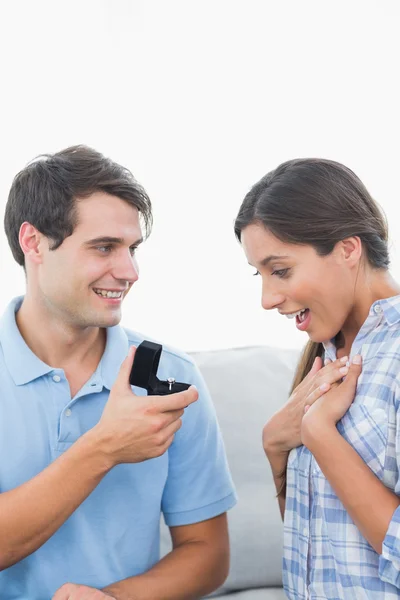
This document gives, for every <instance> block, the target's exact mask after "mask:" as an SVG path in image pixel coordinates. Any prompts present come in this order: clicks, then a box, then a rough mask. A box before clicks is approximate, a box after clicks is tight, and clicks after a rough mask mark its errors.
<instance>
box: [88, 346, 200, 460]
mask: <svg viewBox="0 0 400 600" xmlns="http://www.w3.org/2000/svg"><path fill="white" fill-rule="evenodd" d="M135 351H136V349H135V348H134V347H132V348H131V349H130V350H129V353H128V356H127V358H126V359H125V360H124V362H123V363H122V365H121V369H120V372H119V374H118V378H117V380H116V381H115V383H114V385H113V387H112V390H111V392H110V396H109V399H108V401H107V404H106V406H105V408H104V411H103V414H102V416H101V419H100V421H99V423H98V424H97V425H96V426H95V427H94V428H93V429H92V430H91V433H92V435H93V434H95V435H97V440H98V444H99V449H102V450H103V451H104V453H105V455H106V457H107V459H108V460H109V461H111V467H112V466H114V465H117V464H119V463H137V462H142V461H144V460H148V459H149V458H155V457H158V456H161V455H162V454H164V452H165V451H166V450H167V449H168V448H169V446H170V445H171V444H172V442H173V439H174V435H175V433H176V432H177V431H178V429H179V428H180V427H181V425H182V421H181V417H182V415H183V412H184V409H185V408H186V407H187V406H188V405H189V404H192V403H193V402H196V400H197V398H198V392H197V390H196V388H195V387H193V386H192V387H190V388H189V389H188V390H185V391H183V392H178V393H176V394H170V395H167V396H136V395H135V394H134V393H133V392H132V390H131V386H130V384H129V374H130V371H131V367H132V364H133V360H134V356H135ZM97 440H96V441H97Z"/></svg>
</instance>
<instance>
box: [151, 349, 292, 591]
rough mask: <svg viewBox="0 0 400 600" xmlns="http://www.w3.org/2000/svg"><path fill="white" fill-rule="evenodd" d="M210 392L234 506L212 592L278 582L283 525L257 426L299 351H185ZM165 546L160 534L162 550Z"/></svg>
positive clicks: (275, 404)
mask: <svg viewBox="0 0 400 600" xmlns="http://www.w3.org/2000/svg"><path fill="white" fill-rule="evenodd" d="M192 356H193V358H194V359H195V361H196V363H197V364H198V366H199V368H200V370H201V372H202V374H203V376H204V378H205V381H206V383H207V385H208V388H209V390H210V392H211V396H212V398H213V401H214V404H215V408H216V411H217V415H218V420H219V424H220V427H221V431H222V435H223V438H224V442H225V447H226V451H227V455H228V461H229V465H230V468H231V472H232V477H233V480H234V483H235V486H236V490H237V493H238V504H237V505H236V506H235V507H234V508H233V509H232V510H231V511H229V516H228V519H229V532H230V542H231V570H230V574H229V577H228V579H227V581H226V582H225V584H224V585H223V586H222V588H220V589H219V590H218V591H217V595H218V594H220V593H226V592H229V591H234V590H243V589H248V588H253V587H270V586H277V585H278V586H279V585H281V581H282V578H281V571H282V523H281V518H280V515H279V509H278V504H277V500H276V497H275V488H274V484H273V481H272V476H271V471H270V467H269V465H268V462H267V459H266V457H265V455H264V452H263V448H262V441H261V435H262V428H263V426H264V424H265V422H266V421H267V420H268V418H269V417H270V416H271V415H272V414H273V413H274V412H276V410H278V408H279V407H281V406H282V404H284V403H285V401H286V400H287V397H288V392H289V388H290V385H291V382H292V379H293V374H294V369H295V365H296V363H297V360H298V358H299V352H298V351H295V350H283V349H277V348H270V347H266V346H265V347H260V346H257V347H248V348H238V349H229V350H217V351H210V352H196V353H192ZM169 548H170V542H169V534H168V531H167V529H166V527H165V526H164V525H162V530H161V551H162V554H165V553H166V552H167V551H168V550H169Z"/></svg>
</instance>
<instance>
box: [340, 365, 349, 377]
mask: <svg viewBox="0 0 400 600" xmlns="http://www.w3.org/2000/svg"><path fill="white" fill-rule="evenodd" d="M348 372H349V367H340V369H339V373H341V374H342V375H347V373H348Z"/></svg>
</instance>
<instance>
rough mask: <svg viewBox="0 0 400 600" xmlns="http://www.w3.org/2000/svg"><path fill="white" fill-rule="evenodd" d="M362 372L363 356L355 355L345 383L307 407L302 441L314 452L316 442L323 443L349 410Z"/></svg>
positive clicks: (302, 429)
mask: <svg viewBox="0 0 400 600" xmlns="http://www.w3.org/2000/svg"><path fill="white" fill-rule="evenodd" d="M360 374H361V356H360V355H356V356H354V357H353V362H352V363H351V365H350V368H349V372H348V375H347V376H346V379H345V380H344V381H343V383H340V384H339V385H338V386H336V387H334V388H333V389H331V390H330V391H329V392H328V393H326V394H324V395H323V396H322V397H321V398H319V399H318V400H317V401H316V402H314V404H313V405H312V406H310V407H309V408H308V409H307V412H306V413H305V415H304V417H303V420H302V424H301V439H302V443H303V444H304V445H305V446H307V448H308V449H309V450H310V451H311V452H312V449H313V445H314V443H318V441H321V442H322V443H323V440H324V434H325V432H327V431H328V430H329V429H333V428H335V427H336V423H337V422H338V421H339V420H340V419H341V418H342V417H343V416H344V415H345V414H346V412H347V411H348V410H349V408H350V406H351V404H352V402H353V400H354V396H355V394H356V389H357V381H358V378H359V376H360Z"/></svg>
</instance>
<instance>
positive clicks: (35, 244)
mask: <svg viewBox="0 0 400 600" xmlns="http://www.w3.org/2000/svg"><path fill="white" fill-rule="evenodd" d="M18 240H19V245H20V246H21V250H22V252H23V253H24V254H25V261H26V260H27V259H28V260H30V261H31V262H34V263H36V264H40V263H41V262H42V258H43V244H44V242H45V241H46V239H45V237H44V236H43V235H42V234H41V233H40V231H38V230H37V229H36V227H34V226H33V225H31V224H30V223H28V222H27V221H25V222H24V223H22V225H21V227H20V230H19V236H18Z"/></svg>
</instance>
